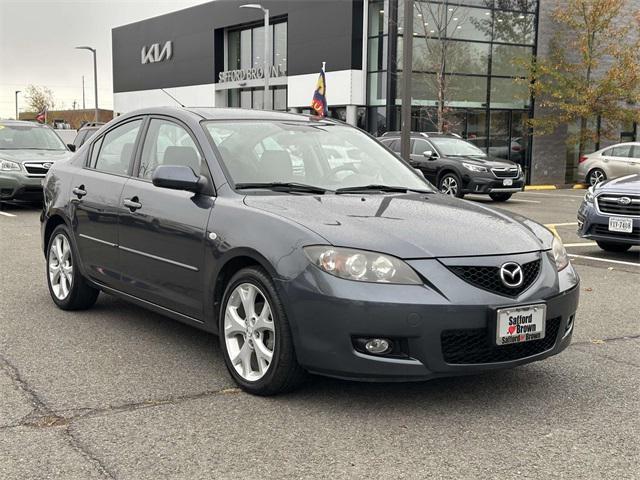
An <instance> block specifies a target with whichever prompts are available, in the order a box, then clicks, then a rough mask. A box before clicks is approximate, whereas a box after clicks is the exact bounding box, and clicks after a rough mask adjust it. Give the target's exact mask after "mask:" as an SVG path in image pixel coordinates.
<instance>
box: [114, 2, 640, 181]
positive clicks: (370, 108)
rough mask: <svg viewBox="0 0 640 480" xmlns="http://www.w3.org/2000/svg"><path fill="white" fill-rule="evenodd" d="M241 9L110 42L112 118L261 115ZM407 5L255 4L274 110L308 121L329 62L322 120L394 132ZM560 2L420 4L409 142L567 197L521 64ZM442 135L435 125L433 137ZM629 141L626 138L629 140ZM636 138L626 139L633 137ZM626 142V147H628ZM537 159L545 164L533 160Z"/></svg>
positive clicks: (128, 28) (258, 50) (247, 22)
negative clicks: (212, 110)
mask: <svg viewBox="0 0 640 480" xmlns="http://www.w3.org/2000/svg"><path fill="white" fill-rule="evenodd" d="M244 3H245V2H244V1H241V0H228V1H213V2H210V3H206V4H203V5H199V6H196V7H192V8H189V9H185V10H181V11H178V12H174V13H171V14H168V15H163V16H160V17H156V18H151V19H148V20H144V21H142V22H138V23H134V24H131V25H125V26H122V27H118V28H115V29H114V30H113V34H112V35H113V75H114V78H113V81H114V110H115V111H116V112H119V113H122V112H126V111H129V110H133V109H136V108H142V107H147V106H152V105H168V104H169V105H170V104H175V103H181V104H184V105H188V106H205V105H206V106H212V105H213V106H230V107H243V108H257V109H260V108H263V107H264V104H265V103H264V100H265V98H264V72H263V65H264V51H265V50H264V38H265V30H264V20H263V16H262V12H260V11H259V10H253V9H245V8H242V9H241V8H239V7H240V6H241V5H242V4H244ZM403 4H404V2H403V0H351V1H349V0H323V1H316V2H311V1H302V0H297V1H291V0H263V1H262V2H261V3H260V5H262V6H263V7H264V8H267V9H269V23H270V25H269V31H268V38H269V43H270V45H271V49H270V52H269V57H270V58H269V59H268V63H269V65H270V69H269V72H270V81H269V84H270V88H269V92H268V95H269V100H270V103H271V105H272V106H273V108H274V109H275V110H289V111H297V112H303V113H304V112H309V111H310V109H309V104H310V102H311V98H312V94H313V90H314V88H315V83H316V80H317V76H318V73H319V71H320V69H321V67H322V64H323V62H326V81H327V101H328V104H329V112H330V115H331V116H333V117H335V118H339V119H341V120H344V121H347V122H349V123H351V124H353V125H357V126H358V127H360V128H363V129H365V130H367V131H369V132H370V133H372V134H373V135H381V134H382V133H384V132H385V131H389V130H398V129H399V127H400V109H401V102H400V99H401V95H402V92H401V85H402V76H403V74H404V72H403V71H402V48H403V39H404V38H405V35H406V32H407V30H408V29H407V28H406V26H405V25H404V21H403V19H404V12H403ZM557 5H558V2H557V1H555V0H553V1H552V0H449V1H432V0H429V1H427V0H416V1H415V2H414V22H413V26H412V31H413V50H412V52H413V55H412V56H413V62H412V65H413V67H412V71H411V72H410V75H411V76H412V92H411V96H412V106H411V110H412V129H413V130H417V131H433V130H436V129H437V125H438V124H439V122H438V114H437V110H438V108H437V107H438V105H439V103H440V104H442V105H443V111H444V113H443V115H441V116H443V117H444V118H445V119H446V121H445V122H444V126H445V128H446V129H447V130H448V131H451V132H455V133H458V134H460V135H462V136H463V137H464V138H467V139H469V140H470V141H471V142H473V143H474V144H476V145H477V146H478V147H480V148H482V149H484V150H485V151H486V152H487V153H489V154H492V155H495V156H498V157H502V158H509V159H511V160H514V161H516V162H518V163H520V164H521V165H522V166H523V168H524V169H525V171H526V172H527V178H528V181H529V182H530V183H541V182H545V183H548V182H551V183H565V181H571V180H573V179H572V178H571V171H570V170H571V166H572V158H571V156H570V155H568V154H567V146H566V144H565V142H564V138H566V131H565V132H563V131H559V132H557V133H556V134H554V135H550V136H547V137H539V138H535V140H534V139H532V138H531V136H530V135H529V129H528V128H527V124H526V121H527V119H528V118H530V117H532V116H533V115H535V102H534V100H533V99H531V98H530V97H529V95H528V90H527V86H526V82H524V81H523V75H524V73H525V70H524V69H525V64H526V63H527V62H528V61H529V60H530V59H531V58H532V56H535V55H536V54H538V51H542V50H544V49H545V48H547V47H546V45H548V42H549V39H550V37H551V35H552V34H553V25H552V24H551V20H550V17H549V12H550V11H551V10H552V9H553V8H554V7H555V6H557ZM440 124H442V123H440ZM627 133H628V132H627ZM632 134H633V136H634V137H635V135H636V134H635V126H634V131H633V132H632ZM626 138H628V136H627V137H626ZM538 152H540V153H538Z"/></svg>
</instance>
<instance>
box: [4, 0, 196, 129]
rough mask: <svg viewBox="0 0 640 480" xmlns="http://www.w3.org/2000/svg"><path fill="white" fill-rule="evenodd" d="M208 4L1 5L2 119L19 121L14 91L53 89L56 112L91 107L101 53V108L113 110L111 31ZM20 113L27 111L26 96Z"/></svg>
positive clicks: (125, 0) (25, 1)
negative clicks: (37, 87) (94, 54)
mask: <svg viewBox="0 0 640 480" xmlns="http://www.w3.org/2000/svg"><path fill="white" fill-rule="evenodd" d="M207 1H208V0H0V118H14V117H15V91H16V90H22V91H24V90H25V89H26V87H27V85H30V84H34V85H42V86H47V87H49V88H50V89H51V90H52V91H53V94H54V100H55V102H56V108H57V107H63V108H69V109H70V108H73V102H74V100H75V101H76V108H82V76H83V75H84V77H85V101H86V106H87V108H93V106H94V97H93V58H92V54H91V52H89V51H87V50H75V48H74V47H76V46H80V45H89V46H92V47H94V48H96V50H97V61H98V103H99V107H100V108H107V109H111V108H113V75H112V70H111V29H112V28H114V27H118V26H120V25H126V24H127V23H132V22H136V21H139V20H143V19H145V18H149V17H155V16H158V15H163V14H165V13H169V12H172V11H175V10H181V9H183V8H188V7H191V6H193V5H198V4H201V3H206V2H207ZM18 105H19V108H20V111H24V110H26V102H25V100H24V97H23V96H22V94H20V95H19V97H18Z"/></svg>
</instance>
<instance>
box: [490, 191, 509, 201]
mask: <svg viewBox="0 0 640 480" xmlns="http://www.w3.org/2000/svg"><path fill="white" fill-rule="evenodd" d="M511 195H513V194H512V193H490V194H489V196H490V197H491V200H493V201H494V202H506V201H507V200H509V199H510V198H511Z"/></svg>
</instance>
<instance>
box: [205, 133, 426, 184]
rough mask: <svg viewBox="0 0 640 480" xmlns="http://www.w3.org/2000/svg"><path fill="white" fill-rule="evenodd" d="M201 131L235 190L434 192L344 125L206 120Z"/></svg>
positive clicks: (362, 135) (366, 139)
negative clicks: (275, 187) (281, 186)
mask: <svg viewBox="0 0 640 480" xmlns="http://www.w3.org/2000/svg"><path fill="white" fill-rule="evenodd" d="M204 127H205V129H206V131H207V132H208V133H209V135H210V136H211V139H212V140H213V142H214V144H215V145H216V147H217V149H218V151H219V152H220V155H221V156H222V162H223V164H224V167H225V168H226V171H227V172H228V174H229V176H230V177H231V180H232V181H233V183H234V184H235V185H236V186H238V185H239V184H245V185H244V186H245V187H247V186H250V185H254V184H260V183H262V184H273V183H278V184H283V183H284V184H294V183H295V184H296V191H299V190H300V189H301V188H302V187H301V185H303V186H307V187H313V188H320V189H323V190H332V191H333V190H336V189H341V188H353V187H365V188H364V189H368V190H375V188H374V186H377V187H383V186H392V187H399V188H405V189H407V190H420V191H428V192H431V191H433V189H432V187H431V186H430V185H429V184H428V183H427V182H426V181H425V180H423V179H422V178H420V177H419V176H418V175H417V174H416V173H415V171H414V170H413V169H411V168H410V167H408V166H407V165H405V164H404V163H402V162H401V161H400V160H399V159H398V158H397V157H395V156H394V155H393V154H391V153H389V152H388V151H387V150H386V149H385V148H384V147H382V146H381V145H380V144H379V143H378V142H376V141H375V140H373V139H372V138H370V137H369V136H367V135H366V134H364V133H362V132H360V131H359V130H357V129H355V128H353V127H349V126H346V125H336V124H333V123H329V122H322V121H318V122H306V121H305V122H296V121H293V122H287V121H282V122H274V121H236V122H230V121H225V122H222V121H208V122H205V123H204ZM255 188H259V187H258V186H256V187H255ZM378 190H380V191H384V190H383V189H382V188H378Z"/></svg>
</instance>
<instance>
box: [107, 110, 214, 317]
mask: <svg viewBox="0 0 640 480" xmlns="http://www.w3.org/2000/svg"><path fill="white" fill-rule="evenodd" d="M159 165H182V166H188V167H190V168H191V169H192V170H193V171H194V173H195V174H197V175H200V174H203V175H205V176H209V173H208V167H207V166H206V162H205V161H204V157H203V155H202V153H201V151H200V149H199V147H198V145H197V143H196V140H195V138H194V137H193V136H192V135H191V132H190V131H189V130H188V128H187V127H186V126H185V125H183V124H181V123H179V122H177V121H175V120H173V119H170V118H168V117H154V118H151V120H150V121H149V126H148V128H147V133H146V137H145V139H144V143H143V147H142V150H141V155H140V160H139V168H137V169H136V170H137V173H136V174H134V175H133V176H132V178H131V179H130V180H129V181H128V182H127V183H126V185H125V187H124V190H123V192H122V196H121V204H120V216H119V222H120V229H119V236H120V259H121V262H122V268H123V271H122V280H123V283H124V289H125V291H126V292H127V293H129V294H131V295H134V296H136V297H138V298H141V299H143V300H147V301H149V302H152V303H154V304H157V305H161V306H163V307H165V308H168V309H170V310H173V311H177V312H179V313H182V314H184V315H188V316H190V317H193V318H196V319H198V320H200V319H201V318H202V315H203V310H202V305H203V301H204V295H207V294H212V292H204V290H203V288H204V283H205V282H204V277H203V260H204V248H205V235H206V225H207V222H208V219H209V213H210V211H211V208H212V207H213V202H214V197H212V196H209V195H205V194H195V193H193V192H187V191H182V190H170V189H167V188H159V187H156V186H155V185H153V183H151V178H152V176H153V172H154V170H155V169H156V167H158V166H159ZM209 178H210V177H209ZM132 205H133V206H132Z"/></svg>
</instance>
